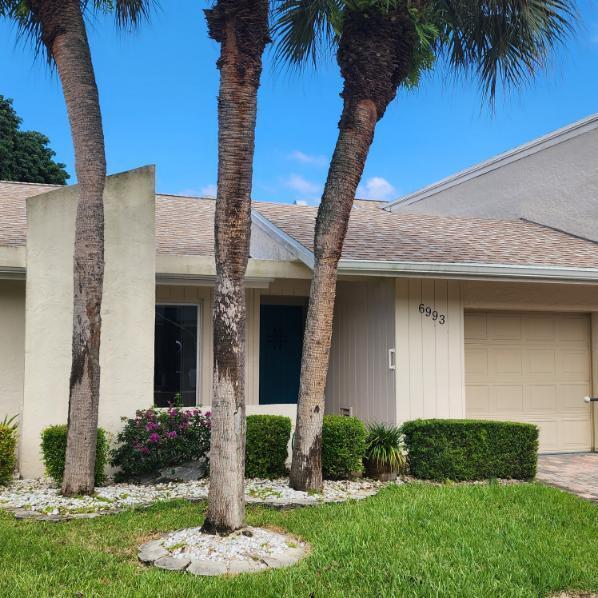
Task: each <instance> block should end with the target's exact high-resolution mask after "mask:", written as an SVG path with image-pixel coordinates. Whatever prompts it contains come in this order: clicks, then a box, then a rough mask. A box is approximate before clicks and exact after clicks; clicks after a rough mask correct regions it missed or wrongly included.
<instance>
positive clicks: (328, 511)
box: [0, 484, 598, 598]
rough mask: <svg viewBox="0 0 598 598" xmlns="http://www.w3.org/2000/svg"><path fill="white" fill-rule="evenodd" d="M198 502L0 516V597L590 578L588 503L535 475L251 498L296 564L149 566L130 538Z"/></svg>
mask: <svg viewBox="0 0 598 598" xmlns="http://www.w3.org/2000/svg"><path fill="white" fill-rule="evenodd" d="M204 508H205V507H204V506H203V505H192V504H189V503H184V502H180V501H178V502H172V503H167V504H161V505H157V506H154V507H152V508H150V509H148V510H144V511H135V512H129V513H123V514H119V515H114V516H109V517H102V518H98V519H95V520H79V521H72V522H66V523H40V522H34V521H25V522H23V521H16V520H15V519H14V518H13V517H11V516H9V515H7V514H0V596H2V597H5V596H6V597H12V596H25V597H28V598H29V597H31V598H33V597H35V598H37V597H40V596H86V597H87V596H118V597H123V596H144V597H145V596H147V597H148V598H157V597H162V596H176V597H181V596H226V597H228V596H243V597H245V596H256V597H257V596H259V597H264V596H305V597H306V598H307V597H309V596H315V597H323V598H330V597H332V596H458V597H465V596H483V597H494V596H509V597H513V596H534V597H538V596H546V595H549V594H551V593H552V592H554V591H556V590H562V589H565V588H569V589H579V590H595V591H596V590H598V510H597V506H596V505H595V504H591V503H589V502H584V501H582V500H581V499H578V498H576V497H574V496H571V495H568V494H565V493H563V492H560V491H558V490H556V489H553V488H548V487H544V486H541V485H537V484H524V485H512V486H499V485H498V484H490V485H478V486H463V485H447V486H430V485H423V484H411V485H406V486H400V487H391V488H387V489H385V490H383V491H382V492H381V493H380V494H379V495H378V496H376V497H374V498H371V499H368V500H365V501H362V502H352V503H348V504H344V505H326V506H321V507H310V508H303V509H295V510H287V511H276V510H271V509H265V508H250V509H249V510H248V519H249V523H251V524H252V525H264V526H273V527H279V528H283V529H285V530H288V531H290V532H292V533H294V534H297V535H299V536H301V537H303V538H305V539H306V540H308V541H309V542H310V543H311V545H312V548H313V550H312V553H311V555H310V556H309V557H308V558H307V559H305V560H304V561H302V563H301V564H299V565H298V566H296V567H294V568H291V569H286V570H278V571H273V572H267V573H262V574H257V575H244V576H240V577H235V578H218V579H216V578H196V577H192V576H191V575H189V574H183V573H171V572H166V571H159V570H157V569H149V568H145V567H143V566H141V565H140V564H138V562H137V558H136V549H137V546H138V545H139V544H140V543H142V542H144V541H145V540H147V539H148V538H150V537H152V535H154V534H156V533H159V532H165V531H169V530H173V529H177V528H181V527H192V526H197V525H199V524H200V522H201V519H202V515H203V511H204Z"/></svg>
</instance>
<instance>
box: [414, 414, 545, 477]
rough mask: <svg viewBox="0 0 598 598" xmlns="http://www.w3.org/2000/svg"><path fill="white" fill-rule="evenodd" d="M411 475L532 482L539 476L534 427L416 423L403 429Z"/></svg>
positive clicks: (439, 421) (442, 421)
mask: <svg viewBox="0 0 598 598" xmlns="http://www.w3.org/2000/svg"><path fill="white" fill-rule="evenodd" d="M403 433H404V434H405V443H406V445H407V450H408V451H409V467H410V470H411V473H412V475H414V476H415V477H417V478H422V479H427V480H439V481H442V480H455V481H464V480H487V479H492V478H504V479H518V480H529V479H532V478H533V477H534V476H535V475H536V465H537V460H538V428H537V426H534V425H532V424H523V423H514V422H503V421H483V420H451V419H428V420H425V419H418V420H415V421H410V422H407V423H405V424H403Z"/></svg>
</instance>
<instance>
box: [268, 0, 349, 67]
mask: <svg viewBox="0 0 598 598" xmlns="http://www.w3.org/2000/svg"><path fill="white" fill-rule="evenodd" d="M343 7H344V1H343V0H278V3H277V5H276V6H275V8H274V28H273V34H274V40H275V44H276V54H275V56H276V61H277V62H283V61H284V62H288V63H289V64H291V65H293V66H296V67H302V66H305V65H306V64H307V63H308V62H311V63H313V64H314V65H315V64H316V62H317V59H318V56H319V54H320V52H322V51H324V52H325V51H330V50H331V49H332V48H333V47H334V45H335V42H336V41H337V37H338V35H339V33H340V30H341V26H342V11H343Z"/></svg>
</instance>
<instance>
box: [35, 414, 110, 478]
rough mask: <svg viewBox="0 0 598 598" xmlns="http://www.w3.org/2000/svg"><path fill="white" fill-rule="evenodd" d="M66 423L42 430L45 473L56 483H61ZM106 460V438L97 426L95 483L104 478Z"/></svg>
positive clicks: (64, 456) (64, 457)
mask: <svg viewBox="0 0 598 598" xmlns="http://www.w3.org/2000/svg"><path fill="white" fill-rule="evenodd" d="M66 436H67V427H66V425H60V426H49V427H47V428H45V429H44V430H43V431H42V456H43V460H44V465H45V466H46V473H47V474H48V475H49V476H50V477H51V478H52V479H53V480H54V481H55V482H56V483H57V484H59V485H60V484H62V478H63V476H64V463H65V459H66ZM107 461H108V440H107V439H106V433H105V432H104V430H102V428H98V440H97V447H96V470H95V485H96V486H101V485H102V484H103V483H104V481H105V480H106V475H105V473H104V468H105V466H106V463H107Z"/></svg>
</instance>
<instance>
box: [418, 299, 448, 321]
mask: <svg viewBox="0 0 598 598" xmlns="http://www.w3.org/2000/svg"><path fill="white" fill-rule="evenodd" d="M419 313H420V314H422V315H425V316H426V318H432V320H434V322H438V323H439V324H444V323H445V322H446V316H445V315H444V314H439V313H438V312H437V311H436V310H435V309H433V308H431V307H430V306H429V305H425V304H424V303H420V304H419Z"/></svg>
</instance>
